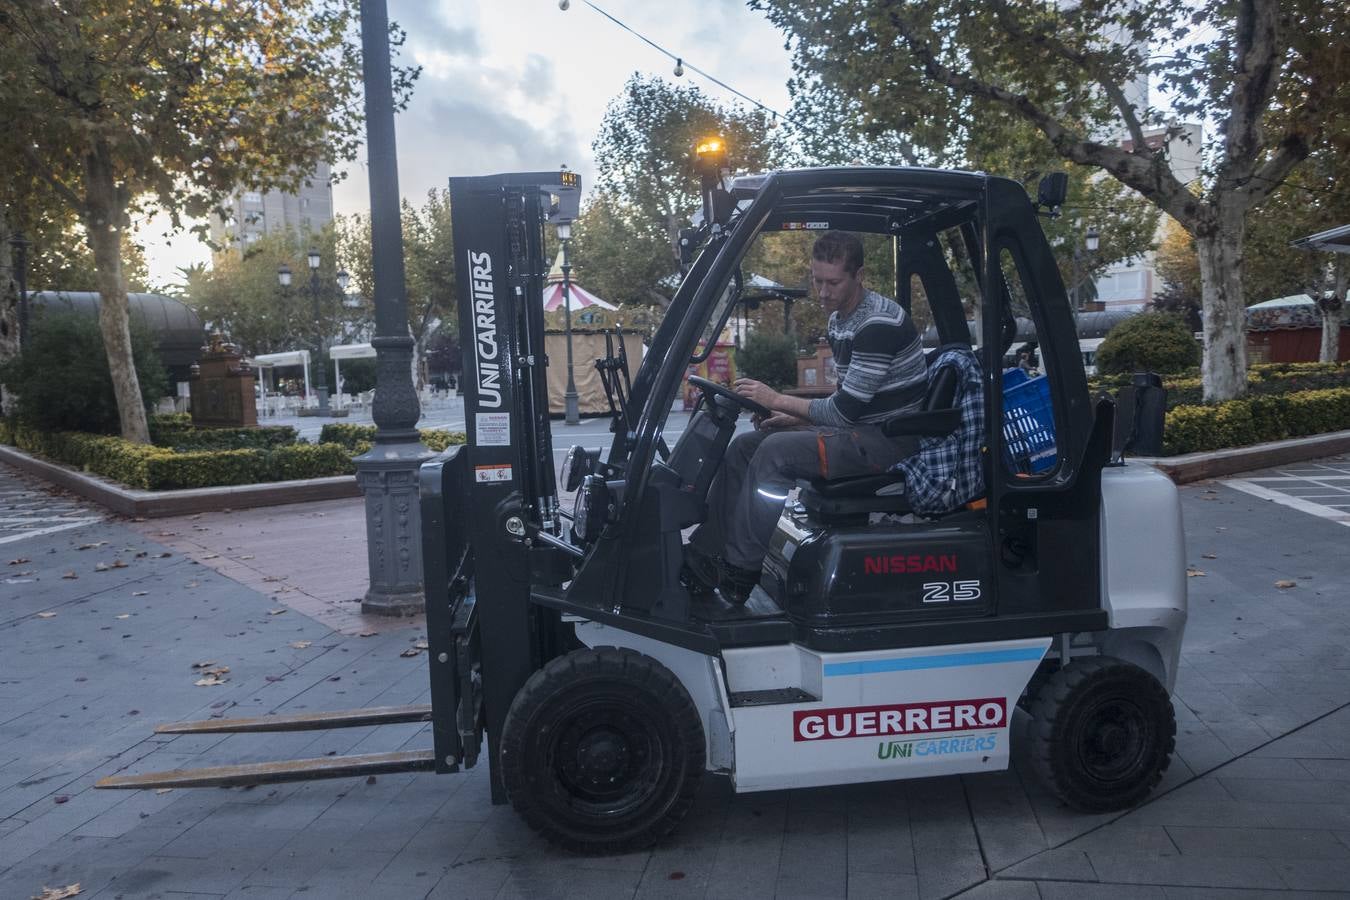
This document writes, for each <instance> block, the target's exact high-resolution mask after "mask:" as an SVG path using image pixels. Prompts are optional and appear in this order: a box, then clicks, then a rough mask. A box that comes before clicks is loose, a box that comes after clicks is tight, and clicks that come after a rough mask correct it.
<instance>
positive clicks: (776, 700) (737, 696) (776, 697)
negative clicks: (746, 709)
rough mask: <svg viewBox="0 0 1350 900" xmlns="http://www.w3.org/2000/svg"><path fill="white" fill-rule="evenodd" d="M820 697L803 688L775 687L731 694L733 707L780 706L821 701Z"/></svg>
mask: <svg viewBox="0 0 1350 900" xmlns="http://www.w3.org/2000/svg"><path fill="white" fill-rule="evenodd" d="M819 702H820V698H819V697H816V696H813V695H811V694H808V693H807V692H806V691H804V690H802V689H801V688H795V687H790V688H773V689H771V690H767V691H741V692H740V693H734V694H732V695H731V708H732V709H736V708H739V707H742V706H779V705H782V704H787V703H819Z"/></svg>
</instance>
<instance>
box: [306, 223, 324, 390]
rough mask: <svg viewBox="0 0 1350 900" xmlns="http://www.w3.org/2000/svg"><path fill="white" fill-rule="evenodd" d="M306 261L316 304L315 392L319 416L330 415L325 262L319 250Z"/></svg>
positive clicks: (311, 294)
mask: <svg viewBox="0 0 1350 900" xmlns="http://www.w3.org/2000/svg"><path fill="white" fill-rule="evenodd" d="M305 259H306V260H307V261H308V262H309V295H310V299H311V301H312V302H313V304H314V362H315V370H316V371H315V373H314V375H315V377H314V390H315V392H316V393H317V394H318V395H319V415H321V416H326V415H328V372H327V369H328V363H327V362H326V361H325V360H324V357H323V350H324V347H323V344H324V341H323V319H322V316H321V314H320V310H319V264H320V263H321V262H322V261H323V260H322V258H321V257H320V256H319V251H318V250H312V249H311V250H310V251H309V253H308V254H307V255H306V257H305Z"/></svg>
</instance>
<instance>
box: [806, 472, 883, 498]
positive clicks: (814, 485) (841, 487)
mask: <svg viewBox="0 0 1350 900" xmlns="http://www.w3.org/2000/svg"><path fill="white" fill-rule="evenodd" d="M904 480H905V476H904V475H902V474H900V473H899V472H881V473H878V474H876V475H855V476H853V477H852V478H836V479H834V480H833V481H825V480H823V479H819V478H817V479H815V480H813V481H812V482H811V484H810V487H809V490H811V491H814V492H815V493H816V494H818V495H819V496H821V497H826V498H828V499H831V500H837V499H842V498H844V497H874V496H876V493H877V491H879V490H881V489H882V488H883V487H885V486H886V485H888V484H899V483H900V482H903V481H904Z"/></svg>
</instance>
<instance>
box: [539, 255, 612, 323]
mask: <svg viewBox="0 0 1350 900" xmlns="http://www.w3.org/2000/svg"><path fill="white" fill-rule="evenodd" d="M567 306H568V308H569V309H571V310H572V312H576V311H577V310H581V309H585V308H586V307H588V306H594V307H596V308H598V309H608V310H615V309H618V307H617V306H615V305H614V304H613V303H609V302H607V301H605V300H601V299H600V298H599V297H597V296H595V295H594V294H592V293H591V292H590V291H588V290H586V289H585V288H584V287H582V286H581V285H579V284H577V283H576V282H575V281H569V282H568V284H567ZM562 307H563V273H562V251H559V252H558V258H557V259H555V260H554V261H553V268H552V269H550V270H549V273H548V281H547V282H546V283H545V285H544V312H559V311H561V310H562Z"/></svg>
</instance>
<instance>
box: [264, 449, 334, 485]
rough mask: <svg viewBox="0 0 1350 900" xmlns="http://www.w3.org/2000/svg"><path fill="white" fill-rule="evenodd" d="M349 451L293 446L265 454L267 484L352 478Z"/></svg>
mask: <svg viewBox="0 0 1350 900" xmlns="http://www.w3.org/2000/svg"><path fill="white" fill-rule="evenodd" d="M355 473H356V466H355V464H353V463H352V455H351V451H349V450H348V449H347V448H346V447H344V446H342V445H341V444H293V445H292V446H290V447H278V448H277V449H275V450H273V451H272V452H271V453H269V454H267V468H266V480H267V481H292V480H294V479H297V478H324V477H326V476H329V475H353V474H355Z"/></svg>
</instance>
